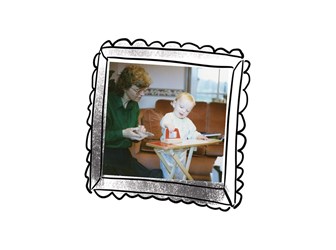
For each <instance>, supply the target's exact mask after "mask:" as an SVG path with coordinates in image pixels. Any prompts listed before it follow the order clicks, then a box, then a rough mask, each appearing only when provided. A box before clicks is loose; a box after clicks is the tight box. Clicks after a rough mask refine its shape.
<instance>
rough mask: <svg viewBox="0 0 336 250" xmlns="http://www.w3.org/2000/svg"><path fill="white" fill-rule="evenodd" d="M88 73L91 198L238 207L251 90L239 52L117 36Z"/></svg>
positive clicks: (88, 185)
mask: <svg viewBox="0 0 336 250" xmlns="http://www.w3.org/2000/svg"><path fill="white" fill-rule="evenodd" d="M93 66H94V68H93V73H92V91H91V93H89V100H90V102H89V106H88V111H89V116H88V119H87V124H88V127H89V129H88V134H87V140H86V148H87V150H88V154H87V163H88V165H87V168H86V171H85V177H86V179H87V181H86V188H87V190H88V192H90V193H95V194H96V195H98V196H99V197H102V198H107V197H109V196H113V197H115V198H117V199H122V198H123V197H125V196H128V197H132V198H134V197H140V198H143V199H148V198H154V199H158V200H162V201H165V200H169V201H171V202H175V203H179V202H180V203H185V204H196V205H198V206H205V207H208V208H211V209H218V210H221V211H228V210H230V208H237V207H238V206H239V205H240V203H241V202H242V197H243V196H242V193H241V191H242V188H243V185H244V184H243V159H244V154H243V149H244V147H245V145H246V141H247V139H246V137H245V136H244V134H243V132H244V129H245V125H246V124H245V119H244V116H243V112H244V111H245V109H246V107H247V104H248V97H247V92H246V88H247V86H248V85H249V82H250V76H249V74H248V69H249V67H250V62H249V61H248V60H245V59H244V54H243V52H242V51H241V50H240V49H232V50H230V51H228V50H226V49H223V48H219V49H214V48H213V47H212V46H210V45H206V46H202V47H199V46H198V45H196V44H194V43H184V44H180V43H178V42H167V43H165V44H162V43H161V42H159V41H155V42H152V43H147V42H146V41H145V40H143V39H137V40H135V41H133V42H131V41H130V40H128V39H126V38H123V39H119V40H116V41H115V42H111V41H106V42H105V43H103V44H102V45H101V47H100V50H99V52H98V53H97V54H96V55H95V56H94V58H93Z"/></svg>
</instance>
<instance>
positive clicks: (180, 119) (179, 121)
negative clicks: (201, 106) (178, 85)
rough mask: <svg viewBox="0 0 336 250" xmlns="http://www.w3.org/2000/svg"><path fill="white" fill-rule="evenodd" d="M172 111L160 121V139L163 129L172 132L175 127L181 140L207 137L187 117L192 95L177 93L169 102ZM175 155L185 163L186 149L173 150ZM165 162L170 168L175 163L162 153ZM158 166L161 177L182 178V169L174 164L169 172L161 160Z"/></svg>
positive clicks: (163, 135)
mask: <svg viewBox="0 0 336 250" xmlns="http://www.w3.org/2000/svg"><path fill="white" fill-rule="evenodd" d="M171 104H172V106H173V108H174V111H173V112H170V113H167V114H166V115H165V116H164V117H163V118H162V119H161V122H160V125H161V128H162V136H161V141H164V139H165V130H166V129H168V130H169V133H173V131H174V130H175V128H177V129H178V130H179V132H180V137H181V139H182V141H184V140H187V139H199V140H207V139H208V138H207V137H206V136H204V135H202V134H201V133H199V132H197V130H196V127H195V125H194V123H193V122H192V121H191V120H190V119H189V118H188V117H187V116H188V115H189V113H190V112H191V110H192V109H193V108H194V106H195V105H196V102H195V99H194V97H193V96H192V95H191V94H189V93H186V92H182V93H180V94H178V95H177V96H176V98H175V100H174V101H173V102H172V103H171ZM175 153H176V155H177V156H178V158H179V159H180V161H181V162H182V163H183V165H185V163H186V158H187V149H180V150H176V151H175ZM164 158H165V160H166V162H167V163H168V164H169V166H170V169H172V168H173V166H174V165H175V164H176V162H175V161H174V159H173V158H172V157H171V156H170V155H168V154H164ZM160 168H161V170H162V172H163V177H164V178H166V179H183V178H184V174H183V172H182V170H181V169H180V168H179V167H177V166H176V169H175V173H173V174H169V172H168V171H167V169H166V167H165V166H164V164H163V162H160Z"/></svg>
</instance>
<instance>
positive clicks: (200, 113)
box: [188, 102, 208, 132]
mask: <svg viewBox="0 0 336 250" xmlns="http://www.w3.org/2000/svg"><path fill="white" fill-rule="evenodd" d="M207 105H208V104H207V103H206V102H196V105H195V106H194V108H193V109H192V110H191V112H190V114H189V115H188V117H189V119H190V120H192V122H193V123H194V124H195V126H196V129H197V131H199V132H207V131H206V122H207V121H206V116H207Z"/></svg>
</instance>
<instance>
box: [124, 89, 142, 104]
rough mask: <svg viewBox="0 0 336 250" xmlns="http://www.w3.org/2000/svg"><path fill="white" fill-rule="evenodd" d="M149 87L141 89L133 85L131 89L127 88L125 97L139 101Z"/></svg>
mask: <svg viewBox="0 0 336 250" xmlns="http://www.w3.org/2000/svg"><path fill="white" fill-rule="evenodd" d="M146 90H147V88H143V89H140V88H139V87H137V86H135V85H132V86H131V87H130V88H129V89H127V90H125V94H124V97H126V98H127V99H129V100H132V101H135V102H139V101H140V99H141V97H143V96H144V94H145V92H146Z"/></svg>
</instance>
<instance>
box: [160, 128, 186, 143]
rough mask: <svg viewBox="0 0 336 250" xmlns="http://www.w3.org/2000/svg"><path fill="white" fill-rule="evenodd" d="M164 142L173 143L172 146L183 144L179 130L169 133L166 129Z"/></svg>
mask: <svg viewBox="0 0 336 250" xmlns="http://www.w3.org/2000/svg"><path fill="white" fill-rule="evenodd" d="M163 142H165V143H171V144H176V143H181V142H182V139H181V136H180V131H179V130H178V128H175V129H174V131H173V132H169V130H168V129H167V128H166V130H165V138H164V140H163Z"/></svg>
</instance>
